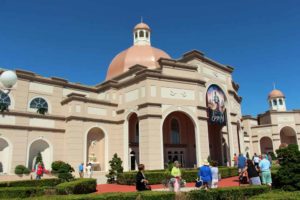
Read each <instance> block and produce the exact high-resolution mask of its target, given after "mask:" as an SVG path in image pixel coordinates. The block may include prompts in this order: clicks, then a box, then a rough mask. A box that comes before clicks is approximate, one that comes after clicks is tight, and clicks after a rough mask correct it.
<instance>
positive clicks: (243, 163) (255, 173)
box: [233, 153, 272, 186]
mask: <svg viewBox="0 0 300 200" xmlns="http://www.w3.org/2000/svg"><path fill="white" fill-rule="evenodd" d="M233 160H234V165H235V166H237V167H238V170H239V177H240V182H241V183H247V182H249V183H250V184H251V185H261V184H263V185H268V186H271V185H272V177H271V166H272V157H271V155H270V154H263V155H261V156H258V155H257V154H256V153H255V154H254V156H253V158H252V160H251V159H247V158H246V157H245V156H244V155H243V154H240V155H239V156H238V157H237V156H236V154H235V155H234V159H233Z"/></svg>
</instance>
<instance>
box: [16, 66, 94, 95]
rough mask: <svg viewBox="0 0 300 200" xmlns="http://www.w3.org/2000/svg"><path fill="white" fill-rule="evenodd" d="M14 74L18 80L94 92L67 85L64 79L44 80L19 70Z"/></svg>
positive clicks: (81, 86)
mask: <svg viewBox="0 0 300 200" xmlns="http://www.w3.org/2000/svg"><path fill="white" fill-rule="evenodd" d="M16 74H17V76H18V78H19V79H25V80H29V81H36V82H40V83H47V84H52V85H56V86H61V87H68V88H73V89H79V90H84V91H89V92H96V88H95V87H91V86H85V85H81V84H76V83H69V82H68V81H67V80H65V79H60V78H56V77H52V78H45V77H42V76H39V75H37V74H35V73H33V72H29V71H24V70H20V69H17V70H16Z"/></svg>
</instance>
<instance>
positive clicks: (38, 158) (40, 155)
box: [33, 152, 44, 168]
mask: <svg viewBox="0 0 300 200" xmlns="http://www.w3.org/2000/svg"><path fill="white" fill-rule="evenodd" d="M38 163H41V164H42V166H43V167H44V162H43V157H42V154H41V152H38V154H37V156H36V159H35V163H34V166H33V167H34V168H35V166H36V165H37V164H38Z"/></svg>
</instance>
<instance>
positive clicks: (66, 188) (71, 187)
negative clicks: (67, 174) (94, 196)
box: [56, 178, 97, 194]
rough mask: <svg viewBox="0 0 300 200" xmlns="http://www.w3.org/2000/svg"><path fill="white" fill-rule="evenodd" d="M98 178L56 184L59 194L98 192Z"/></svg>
mask: <svg viewBox="0 0 300 200" xmlns="http://www.w3.org/2000/svg"><path fill="white" fill-rule="evenodd" d="M96 187H97V180H96V179H92V178H89V179H83V178H81V179H77V180H75V181H71V182H64V183H61V184H59V185H57V186H56V193H57V194H88V193H92V192H96Z"/></svg>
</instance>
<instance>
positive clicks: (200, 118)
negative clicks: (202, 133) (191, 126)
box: [198, 116, 208, 121]
mask: <svg viewBox="0 0 300 200" xmlns="http://www.w3.org/2000/svg"><path fill="white" fill-rule="evenodd" d="M198 119H199V120H204V121H207V120H208V117H201V116H198Z"/></svg>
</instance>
